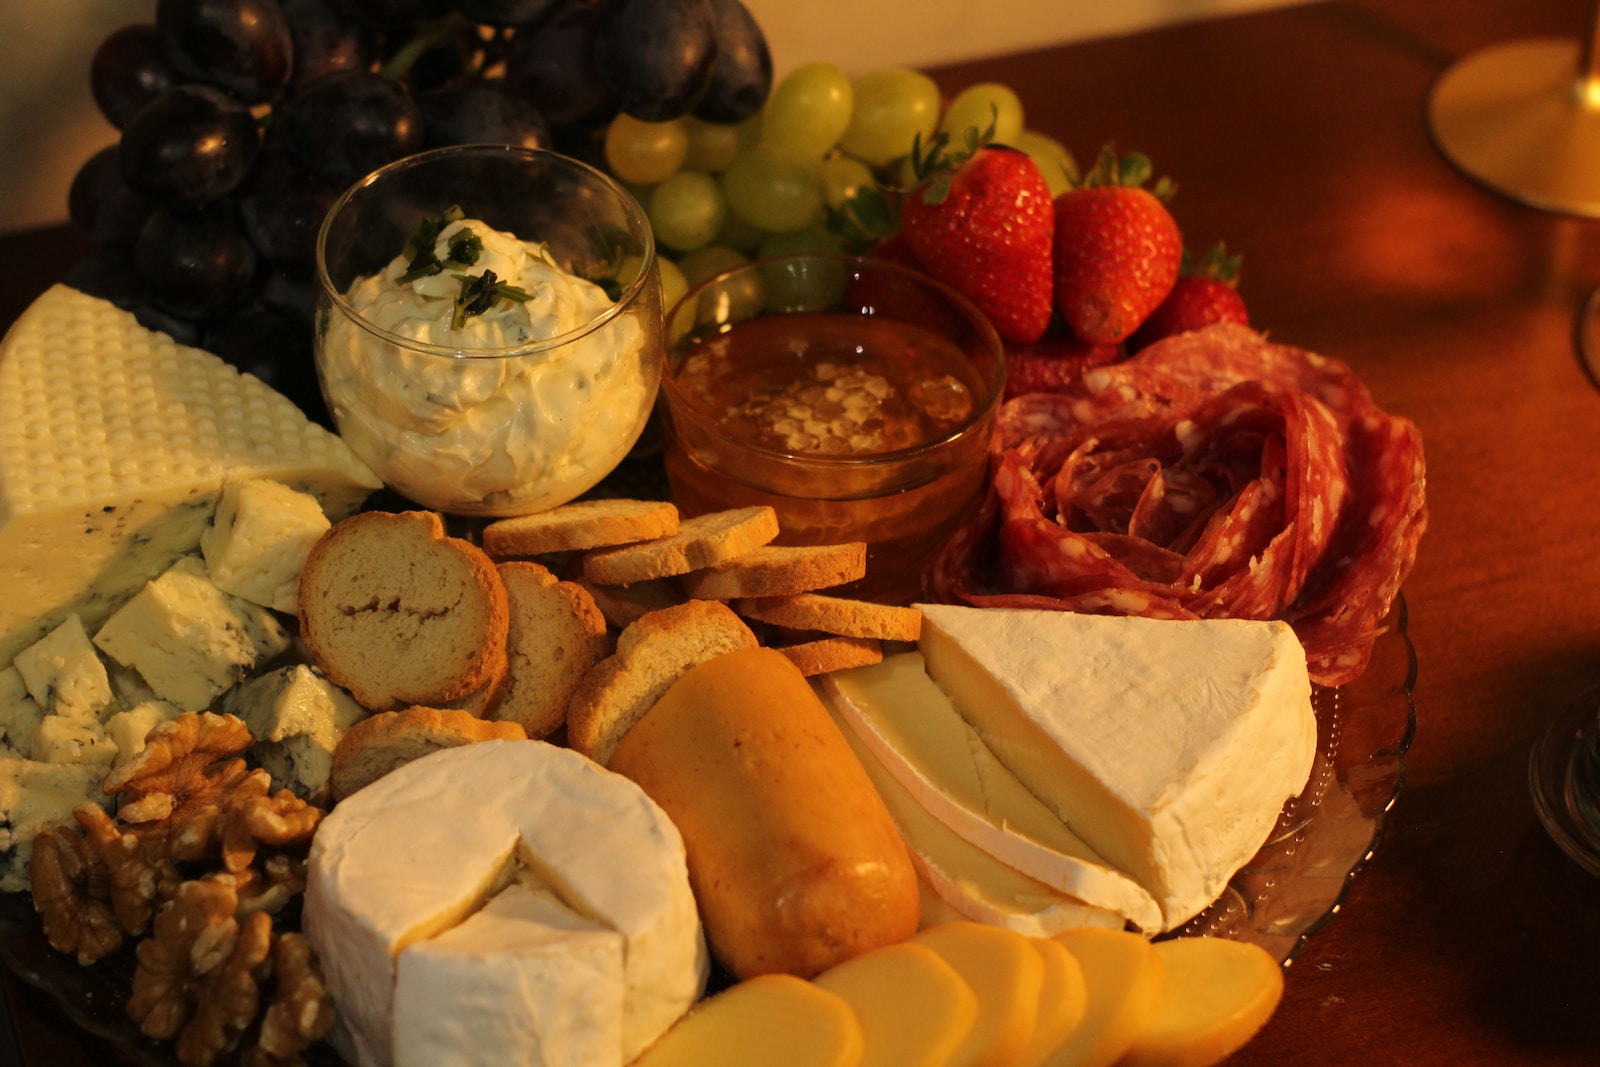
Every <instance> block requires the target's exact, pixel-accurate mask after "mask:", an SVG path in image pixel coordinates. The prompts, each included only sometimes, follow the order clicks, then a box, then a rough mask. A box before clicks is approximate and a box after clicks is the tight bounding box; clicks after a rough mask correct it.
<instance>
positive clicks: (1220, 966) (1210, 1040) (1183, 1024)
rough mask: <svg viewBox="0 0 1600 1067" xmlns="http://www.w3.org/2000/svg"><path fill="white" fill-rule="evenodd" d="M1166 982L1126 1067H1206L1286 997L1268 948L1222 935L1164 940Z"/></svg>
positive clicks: (1160, 947) (1160, 950)
mask: <svg viewBox="0 0 1600 1067" xmlns="http://www.w3.org/2000/svg"><path fill="white" fill-rule="evenodd" d="M1155 952H1156V954H1157V955H1158V956H1159V957H1161V960H1162V962H1163V963H1165V964H1166V968H1165V970H1166V978H1165V979H1164V980H1163V981H1162V983H1161V985H1160V987H1159V988H1158V989H1157V990H1156V995H1155V1000H1154V1001H1153V1002H1152V1003H1151V1005H1150V1012H1149V1014H1148V1015H1147V1016H1146V1018H1145V1022H1144V1027H1143V1029H1141V1030H1140V1031H1139V1036H1138V1037H1137V1038H1135V1039H1134V1042H1133V1046H1132V1047H1131V1048H1129V1049H1128V1052H1127V1054H1126V1055H1125V1056H1124V1057H1123V1059H1122V1061H1121V1062H1122V1063H1123V1064H1125V1065H1127V1067H1207V1065H1208V1064H1213V1063H1217V1062H1219V1061H1221V1060H1223V1059H1224V1058H1226V1057H1227V1056H1229V1055H1231V1054H1232V1053H1233V1052H1235V1051H1236V1050H1238V1049H1239V1048H1242V1047H1243V1046H1244V1044H1245V1043H1246V1042H1247V1041H1249V1040H1250V1039H1251V1038H1252V1037H1254V1036H1255V1035H1256V1031H1258V1030H1260V1029H1261V1028H1262V1027H1263V1026H1265V1025H1266V1022H1267V1020H1268V1019H1270V1018H1271V1017H1272V1013H1273V1011H1275V1010H1276V1009H1277V1007H1278V1001H1279V1000H1281V999H1282V998H1283V969H1282V968H1281V967H1279V966H1278V961H1277V960H1275V959H1273V958H1272V956H1271V954H1270V953H1268V952H1267V950H1266V949H1264V948H1261V947H1260V946H1259V945H1252V944H1249V943H1247V942H1244V941H1228V940H1226V939H1224V938H1220V937H1183V938H1178V939H1176V940H1173V941H1161V942H1157V943H1156V945H1155Z"/></svg>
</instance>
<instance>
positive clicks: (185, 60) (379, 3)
mask: <svg viewBox="0 0 1600 1067" xmlns="http://www.w3.org/2000/svg"><path fill="white" fill-rule="evenodd" d="M771 81H772V61H771V58H770V55H769V53H768V50H767V44H766V40H765V38H764V37H763V36H762V33H761V29H760V27H759V26H757V25H756V22H755V19H754V18H753V17H752V16H751V15H750V13H749V11H748V10H746V8H745V7H744V6H743V4H742V3H741V2H740V0H159V2H158V3H157V5H156V12H155V21H154V23H153V24H152V23H140V24H134V25H129V26H124V27H123V28H121V29H119V30H117V31H115V32H114V33H112V34H111V35H110V36H109V37H107V38H106V39H105V40H104V41H103V42H102V43H101V44H100V46H99V48H98V50H97V51H96V53H95V56H94V60H93V63H92V65H91V68H90V85H91V88H92V90H93V94H94V99H95V101H96V103H97V104H98V106H99V108H100V110H101V111H102V112H103V113H104V114H105V116H106V118H107V119H109V120H110V121H111V123H112V124H113V125H115V126H116V127H117V128H118V129H119V130H120V131H121V133H120V138H119V140H118V142H117V143H116V144H114V145H111V146H109V147H107V148H105V149H103V150H101V151H100V152H98V153H96V154H95V155H93V156H91V157H90V158H89V160H88V161H87V162H85V164H84V165H83V167H82V168H81V169H80V170H79V172H78V174H77V176H76V178H75V179H74V181H73V183H72V187H71V190H70V191H69V195H68V207H69V213H70V216H71V219H72V221H73V223H74V224H75V225H76V226H77V227H78V228H79V229H80V230H81V231H82V232H83V233H84V234H85V235H86V236H87V237H88V239H89V240H90V242H91V243H92V245H93V246H94V252H93V253H92V254H91V255H90V256H88V257H87V258H86V259H85V260H84V261H83V263H81V264H80V265H79V267H78V268H77V269H76V270H75V271H74V273H73V275H72V276H71V277H70V278H69V279H68V281H69V282H70V283H71V284H74V285H76V286H78V287H79V288H81V289H84V290H86V291H88V292H90V293H92V294H94V295H96V296H101V297H104V298H106V299H109V300H111V301H113V302H115V303H117V304H118V305H120V306H122V307H125V308H128V309H129V310H131V311H133V312H134V313H135V314H136V315H137V316H138V317H139V320H140V321H141V322H142V323H144V325H146V326H148V327H150V328H152V329H160V330H164V331H166V332H168V333H170V334H172V335H173V336H174V337H175V338H177V339H178V340H179V341H182V342H184V343H187V344H198V345H201V346H203V347H206V348H208V349H210V350H211V351H213V352H216V353H217V354H218V355H220V356H222V357H223V358H225V359H227V360H229V361H230V362H232V363H234V364H235V365H236V366H239V367H240V368H241V369H244V370H248V371H250V372H251V373H254V374H256V375H257V376H258V377H260V378H262V379H263V380H265V381H267V382H269V383H270V384H272V385H274V386H276V387H277V388H278V389H280V390H281V391H283V392H285V393H286V394H288V395H289V396H290V397H291V398H292V399H294V400H295V401H296V402H297V403H299V404H301V406H302V407H304V408H306V410H308V411H310V412H312V413H313V414H314V415H316V416H317V417H319V418H325V413H324V412H323V411H322V407H321V400H320V397H319V396H318V391H317V385H316V380H315V372H314V370H313V363H312V358H311V306H312V294H313V271H314V267H315V263H314V259H315V242H316V233H317V230H318V228H319V227H320V225H321V222H322V219H323V216H324V215H325V214H326V212H327V210H328V208H329V207H330V206H331V205H332V204H333V202H334V200H336V199H337V198H338V196H339V195H340V193H341V192H342V191H343V190H344V189H346V188H348V187H349V186H350V185H351V184H352V183H353V182H355V181H357V180H359V179H360V178H362V177H364V176H365V175H367V174H368V173H370V172H371V171H373V170H375V169H377V168H378V167H381V166H383V165H384V164H386V163H389V162H392V161H393V160H396V159H399V158H401V157H403V156H406V155H410V154H411V153H413V152H417V151H420V150H423V149H427V148H437V147H443V146H446V145H452V144H468V143H484V142H489V143H507V144H515V145H523V146H529V147H539V148H554V149H556V150H558V151H562V152H565V153H567V154H570V155H574V156H577V157H579V158H585V159H588V160H590V161H595V160H596V159H597V158H598V157H599V155H600V153H601V142H600V137H601V136H603V130H604V128H605V125H606V124H607V123H609V122H610V121H611V120H612V119H613V118H614V117H615V116H616V115H618V114H619V113H627V114H630V115H632V116H633V117H635V118H638V119H642V120H644V121H647V122H664V121H667V120H669V119H673V118H677V117H679V116H682V115H687V114H693V115H695V116H697V117H699V118H702V119H705V120H708V121H711V122H718V123H734V122H739V121H741V120H743V119H745V118H747V117H749V116H750V115H753V114H755V113H756V112H757V111H759V110H760V108H761V107H762V105H763V103H764V102H765V100H766V97H767V93H768V90H769V89H770V86H771Z"/></svg>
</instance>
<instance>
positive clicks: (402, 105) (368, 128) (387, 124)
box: [276, 70, 422, 184]
mask: <svg viewBox="0 0 1600 1067" xmlns="http://www.w3.org/2000/svg"><path fill="white" fill-rule="evenodd" d="M276 117H277V119H278V121H279V123H280V124H281V128H282V129H283V133H284V137H285V138H286V139H287V142H288V145H289V147H290V149H291V150H293V152H294V154H295V157H296V158H298V159H299V160H300V162H302V163H304V164H305V165H306V166H307V167H309V168H311V170H313V171H315V172H316V173H317V174H320V175H322V176H323V177H324V178H327V179H329V180H331V181H335V182H341V183H344V184H349V183H350V182H354V181H356V180H358V179H360V178H363V177H365V176H366V175H368V174H370V173H371V172H372V171H374V170H377V169H378V168H379V167H381V166H383V165H384V164H385V163H390V162H393V161H394V160H396V159H399V158H401V157H402V156H407V155H410V154H411V153H412V152H415V151H416V150H417V149H418V148H419V147H420V146H421V144H422V114H421V112H419V111H418V110H417V105H416V102H415V101H414V100H412V98H411V94H409V93H407V92H406V90H405V87H404V86H402V85H400V84H399V83H398V82H396V81H394V80H393V79H391V78H385V77H383V76H382V75H380V74H373V73H371V72H369V71H358V70H346V71H339V72H338V73H335V74H330V75H328V76H327V77H326V78H321V79H319V80H317V81H315V82H313V83H312V84H311V85H309V86H307V87H306V89H305V91H304V92H302V93H299V94H298V95H296V96H293V97H291V98H290V99H289V100H288V102H287V103H285V104H284V105H283V106H282V107H280V108H278V109H277V115H276Z"/></svg>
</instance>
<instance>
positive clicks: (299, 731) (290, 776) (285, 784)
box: [222, 664, 366, 799]
mask: <svg viewBox="0 0 1600 1067" xmlns="http://www.w3.org/2000/svg"><path fill="white" fill-rule="evenodd" d="M222 710H223V711H225V712H228V713H230V714H233V715H237V716H238V717H239V718H240V719H243V720H244V723H245V725H246V726H248V727H249V728H250V733H251V735H252V736H253V737H255V738H256V744H255V746H254V747H253V748H252V750H251V754H252V755H253V756H254V757H255V759H256V761H257V763H259V764H260V766H261V767H262V768H263V769H264V770H265V771H266V772H267V773H268V774H270V775H272V779H273V782H272V784H273V788H274V789H291V790H293V791H294V792H295V793H296V794H297V795H299V796H301V797H302V798H305V799H316V798H320V797H321V796H323V795H324V793H325V792H326V788H327V784H328V775H329V774H330V773H331V772H332V770H333V749H334V746H336V745H337V744H338V743H339V739H340V738H341V737H343V736H344V733H345V731H346V730H348V729H350V727H351V726H353V725H355V724H356V723H357V722H359V721H360V720H361V718H362V717H363V716H365V715H366V711H365V710H364V709H363V708H362V707H361V705H359V704H357V703H356V702H355V698H354V697H352V696H351V695H350V694H349V693H346V692H345V691H344V690H343V689H340V688H339V687H338V686H336V685H334V684H333V683H332V682H330V681H328V680H327V679H326V678H324V677H323V676H322V674H321V673H320V672H318V671H316V670H315V669H313V668H311V667H308V666H306V665H304V664H293V665H291V666H288V667H281V668H279V669H277V670H274V671H269V672H268V673H266V674H263V675H262V676H261V677H259V678H253V679H251V680H250V681H248V682H245V683H244V684H243V685H241V686H239V688H237V689H235V690H234V691H233V692H231V693H229V694H228V695H227V696H226V697H224V698H223V702H222Z"/></svg>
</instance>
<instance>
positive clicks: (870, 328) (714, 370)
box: [661, 255, 1005, 602]
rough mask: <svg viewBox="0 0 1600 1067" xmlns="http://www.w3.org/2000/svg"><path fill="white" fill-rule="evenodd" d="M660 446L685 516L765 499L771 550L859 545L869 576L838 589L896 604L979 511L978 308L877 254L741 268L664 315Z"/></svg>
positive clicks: (994, 359)
mask: <svg viewBox="0 0 1600 1067" xmlns="http://www.w3.org/2000/svg"><path fill="white" fill-rule="evenodd" d="M667 334H668V337H669V339H670V340H669V345H668V351H667V371H666V374H665V376H664V377H663V378H662V389H661V392H662V398H663V400H664V414H663V418H662V453H663V458H664V462H665V466H666V473H667V480H668V482H669V483H670V484H671V487H672V493H673V498H674V499H675V501H676V502H677V504H678V507H679V510H680V511H682V512H683V513H684V514H686V515H694V514H699V513H703V512H707V511H713V510H717V509H720V508H730V507H742V506H748V505H753V504H769V505H771V506H772V507H773V508H774V509H775V510H776V511H777V513H778V520H779V527H780V530H781V533H780V534H779V537H778V543H779V544H794V545H802V544H832V543H837V542H844V541H865V542H866V543H867V573H866V577H865V578H863V579H861V580H859V581H857V582H854V583H851V584H850V585H848V586H842V587H840V588H838V589H836V590H829V592H832V593H838V594H840V595H846V596H856V597H862V598H866V599H875V600H881V601H890V602H908V601H910V600H913V599H916V598H917V597H919V596H920V595H922V579H923V575H924V574H925V573H926V572H927V570H928V569H929V567H930V566H931V564H932V562H933V559H934V557H935V555H936V554H937V553H938V551H939V549H940V548H941V547H942V546H943V544H944V542H945V540H946V539H947V538H948V537H949V536H950V534H951V533H952V532H953V531H954V529H955V527H956V526H957V525H958V524H959V522H960V520H961V519H962V518H963V517H965V516H967V515H969V514H970V513H971V512H972V510H973V509H974V508H976V507H977V505H978V503H979V501H980V499H981V496H982V493H983V488H984V478H985V473H986V471H987V466H988V462H987V452H988V444H989V438H990V436H991V434H992V432H993V429H994V423H995V417H996V411H997V409H998V406H999V402H1000V399H1001V395H1002V393H1003V392H1004V385H1005V353H1004V348H1003V346H1002V344H1001V342H1000V338H999V337H998V335H996V333H995V331H994V327H993V326H991V325H990V323H989V321H988V319H987V318H985V317H984V315H983V313H982V312H980V311H979V310H978V309H977V308H976V307H974V306H973V305H972V304H971V303H970V302H968V301H967V300H966V299H965V298H964V297H962V296H961V295H960V294H959V293H957V292H956V291H955V290H953V289H951V288H949V287H948V286H945V285H943V284H941V283H939V282H937V281H935V280H934V279H932V278H930V277H928V276H926V275H924V274H922V273H920V272H918V271H913V270H908V269H906V268H904V267H901V266H898V265H896V264H892V263H888V262H885V261H882V260H877V259H863V258H851V257H847V256H830V255H796V256H785V257H778V258H773V259H766V260H757V261H755V262H753V263H749V264H745V265H742V266H739V267H735V268H734V269H732V270H729V271H726V272H724V273H722V274H719V275H716V276H715V277H712V278H710V279H707V280H706V281H705V282H703V283H702V284H701V285H699V286H697V287H696V288H694V289H691V290H690V291H689V292H688V293H687V294H686V295H685V296H684V297H683V299H682V300H680V301H679V302H678V304H677V305H676V306H675V307H674V308H673V309H671V310H670V311H669V312H668V313H667Z"/></svg>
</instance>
